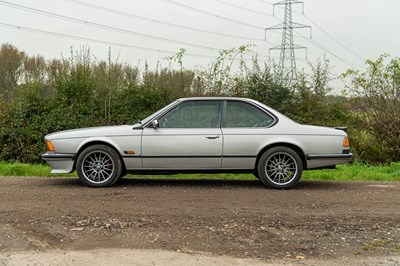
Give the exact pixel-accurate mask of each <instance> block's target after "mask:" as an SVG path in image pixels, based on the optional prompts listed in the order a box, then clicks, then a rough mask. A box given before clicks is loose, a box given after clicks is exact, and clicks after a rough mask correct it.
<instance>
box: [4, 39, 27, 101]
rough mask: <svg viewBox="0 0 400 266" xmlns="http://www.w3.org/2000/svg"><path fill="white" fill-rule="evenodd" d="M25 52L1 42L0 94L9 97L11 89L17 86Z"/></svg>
mask: <svg viewBox="0 0 400 266" xmlns="http://www.w3.org/2000/svg"><path fill="white" fill-rule="evenodd" d="M24 58H25V53H24V52H20V51H19V50H18V49H17V48H16V47H14V46H13V45H11V44H8V43H6V44H2V45H1V48H0V95H4V97H6V98H9V97H10V95H9V94H10V93H11V91H12V89H13V88H14V87H15V86H17V84H18V81H19V79H20V77H21V74H22V73H23V61H24Z"/></svg>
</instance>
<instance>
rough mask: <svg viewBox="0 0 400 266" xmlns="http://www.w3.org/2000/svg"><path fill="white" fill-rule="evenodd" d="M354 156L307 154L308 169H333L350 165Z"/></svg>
mask: <svg viewBox="0 0 400 266" xmlns="http://www.w3.org/2000/svg"><path fill="white" fill-rule="evenodd" d="M352 158H353V154H351V153H349V154H307V155H306V159H307V169H316V168H324V167H331V166H335V165H338V164H344V163H348V162H349V161H350V160H351V159H352Z"/></svg>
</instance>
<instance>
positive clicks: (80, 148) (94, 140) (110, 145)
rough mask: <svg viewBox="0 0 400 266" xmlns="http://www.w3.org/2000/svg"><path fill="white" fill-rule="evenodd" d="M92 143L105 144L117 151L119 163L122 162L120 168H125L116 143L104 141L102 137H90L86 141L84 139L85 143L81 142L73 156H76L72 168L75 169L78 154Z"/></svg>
mask: <svg viewBox="0 0 400 266" xmlns="http://www.w3.org/2000/svg"><path fill="white" fill-rule="evenodd" d="M93 145H104V146H107V147H109V148H111V149H113V150H114V151H115V152H116V153H117V155H118V157H119V159H120V160H121V164H122V168H123V169H122V170H126V166H125V162H124V160H123V158H122V155H121V153H120V152H119V150H118V148H117V147H116V144H114V143H112V142H111V141H106V140H102V139H97V140H96V139H92V140H88V141H86V142H85V143H82V144H81V145H80V146H79V148H78V151H77V153H76V155H75V158H76V159H75V160H74V166H73V169H74V170H76V162H77V160H78V157H79V155H80V154H81V153H82V152H83V151H84V150H85V149H86V148H88V147H90V146H93Z"/></svg>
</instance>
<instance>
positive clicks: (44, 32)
mask: <svg viewBox="0 0 400 266" xmlns="http://www.w3.org/2000/svg"><path fill="white" fill-rule="evenodd" d="M0 27H4V28H10V29H14V30H21V31H27V32H33V33H38V34H42V35H48V36H55V37H60V38H66V39H74V40H81V41H89V42H94V43H101V44H107V45H114V46H120V47H125V48H132V49H137V50H143V51H152V52H154V51H156V52H159V53H160V52H163V53H168V54H176V51H170V50H165V49H155V48H149V47H142V46H136V45H130V44H124V43H118V42H110V41H104V40H98V39H91V38H86V37H80V36H76V35H70V34H63V33H58V32H51V31H45V30H40V29H35V28H30V27H23V26H17V25H13V24H8V23H3V22H0ZM185 55H188V56H196V57H206V58H215V57H214V56H210V55H200V54H193V53H185Z"/></svg>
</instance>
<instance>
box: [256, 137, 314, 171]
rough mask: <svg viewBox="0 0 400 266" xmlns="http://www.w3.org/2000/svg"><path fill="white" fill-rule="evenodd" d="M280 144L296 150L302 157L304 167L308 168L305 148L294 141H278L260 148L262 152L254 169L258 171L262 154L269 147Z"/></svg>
mask: <svg viewBox="0 0 400 266" xmlns="http://www.w3.org/2000/svg"><path fill="white" fill-rule="evenodd" d="M278 146H282V147H287V148H290V149H292V150H293V151H295V152H296V153H297V154H298V155H299V156H300V159H301V162H302V163H303V169H304V170H307V159H306V156H305V153H304V151H303V149H301V148H300V147H299V146H297V145H295V144H293V143H288V142H276V143H272V144H269V145H267V146H265V147H264V148H262V149H261V150H260V152H259V153H258V155H257V159H256V164H255V166H254V170H255V171H257V166H258V162H259V161H260V158H261V156H262V155H263V154H264V153H265V152H266V151H267V150H269V149H271V148H274V147H278Z"/></svg>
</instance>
